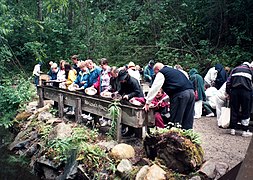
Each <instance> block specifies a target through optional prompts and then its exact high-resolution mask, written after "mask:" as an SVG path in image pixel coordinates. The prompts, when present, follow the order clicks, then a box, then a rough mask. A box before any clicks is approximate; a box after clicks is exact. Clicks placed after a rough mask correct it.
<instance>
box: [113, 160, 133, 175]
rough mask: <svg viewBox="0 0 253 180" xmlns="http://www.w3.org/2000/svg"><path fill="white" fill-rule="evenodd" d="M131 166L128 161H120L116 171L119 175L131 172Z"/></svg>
mask: <svg viewBox="0 0 253 180" xmlns="http://www.w3.org/2000/svg"><path fill="white" fill-rule="evenodd" d="M132 169H133V166H132V164H131V162H130V161H129V160H128V159H122V160H121V161H120V163H119V164H118V166H117V170H118V171H119V172H121V173H124V172H130V171H132Z"/></svg>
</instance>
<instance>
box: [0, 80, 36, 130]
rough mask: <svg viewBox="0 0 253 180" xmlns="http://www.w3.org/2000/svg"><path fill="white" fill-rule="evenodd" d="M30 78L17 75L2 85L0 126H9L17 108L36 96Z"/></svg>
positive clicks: (0, 89) (0, 88) (0, 90)
mask: <svg viewBox="0 0 253 180" xmlns="http://www.w3.org/2000/svg"><path fill="white" fill-rule="evenodd" d="M35 92H36V91H35V88H34V87H33V86H32V84H31V83H30V79H28V80H27V79H25V78H23V77H19V76H16V77H14V78H12V79H5V80H4V82H3V84H1V85H0V112H1V113H0V126H1V125H3V126H5V127H9V126H10V125H11V119H12V117H13V116H14V115H15V114H16V112H17V109H18V108H19V107H20V106H22V105H23V104H24V103H26V102H28V101H30V100H31V99H32V98H33V97H34V96H35V94H36V93H35Z"/></svg>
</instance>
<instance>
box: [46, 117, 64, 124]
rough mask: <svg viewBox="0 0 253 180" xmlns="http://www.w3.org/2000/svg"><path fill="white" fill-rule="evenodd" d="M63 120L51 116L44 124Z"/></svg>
mask: <svg viewBox="0 0 253 180" xmlns="http://www.w3.org/2000/svg"><path fill="white" fill-rule="evenodd" d="M62 122H63V120H62V119H59V118H51V119H49V120H47V122H46V124H54V123H62Z"/></svg>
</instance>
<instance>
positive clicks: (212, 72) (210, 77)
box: [204, 67, 218, 86]
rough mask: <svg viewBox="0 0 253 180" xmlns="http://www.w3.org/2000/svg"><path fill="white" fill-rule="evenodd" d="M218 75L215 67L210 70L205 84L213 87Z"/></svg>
mask: <svg viewBox="0 0 253 180" xmlns="http://www.w3.org/2000/svg"><path fill="white" fill-rule="evenodd" d="M217 73H218V71H217V70H215V67H212V68H210V69H209V70H208V72H207V73H206V76H205V78H204V80H205V82H207V83H208V84H209V85H210V86H213V84H214V81H215V79H216V77H217Z"/></svg>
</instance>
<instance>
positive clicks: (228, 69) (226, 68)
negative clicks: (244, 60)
mask: <svg viewBox="0 0 253 180" xmlns="http://www.w3.org/2000/svg"><path fill="white" fill-rule="evenodd" d="M251 65H253V64H252V63H251ZM224 69H225V71H226V72H227V73H228V74H229V73H230V67H228V66H226V67H225V68H224Z"/></svg>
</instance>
